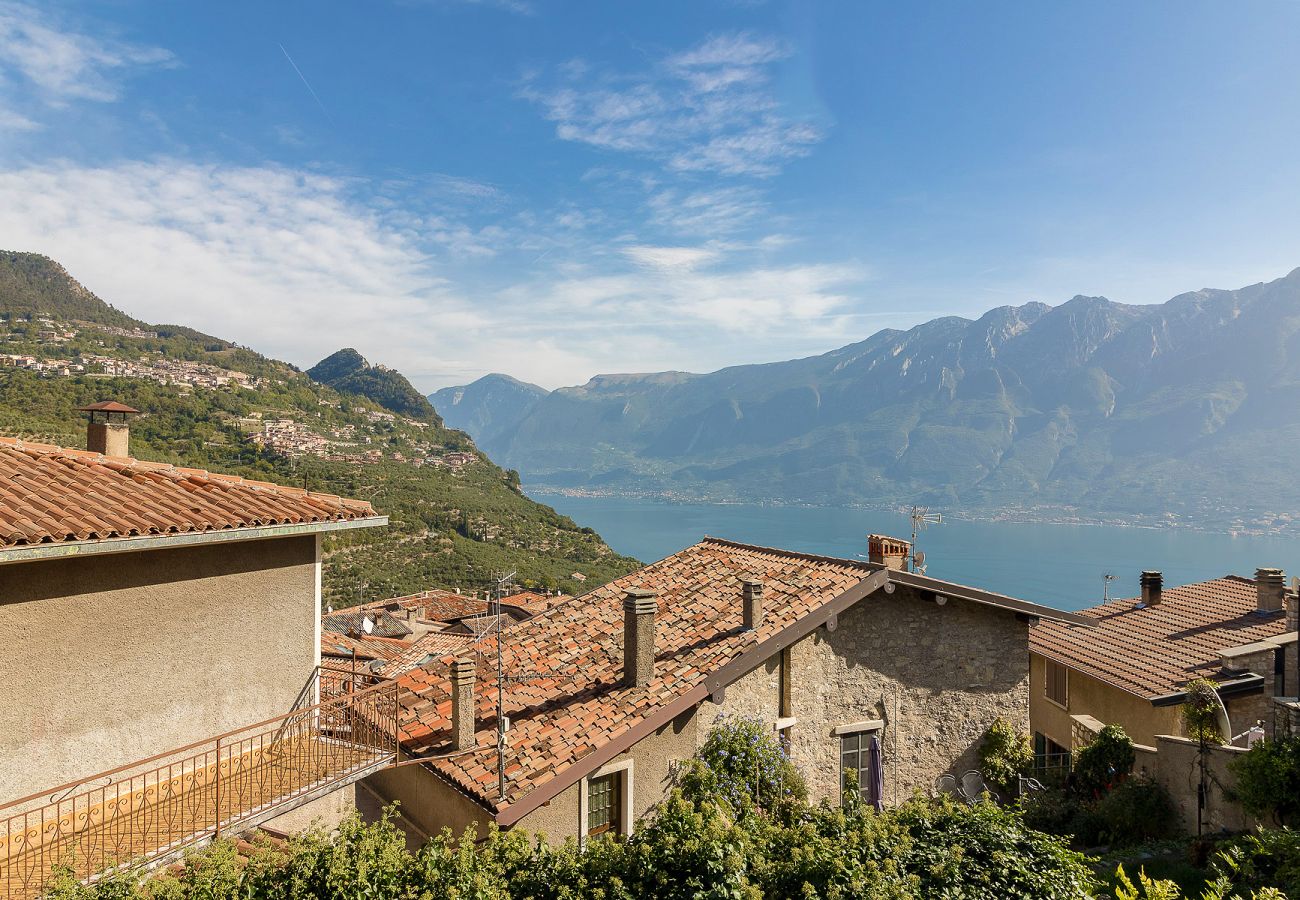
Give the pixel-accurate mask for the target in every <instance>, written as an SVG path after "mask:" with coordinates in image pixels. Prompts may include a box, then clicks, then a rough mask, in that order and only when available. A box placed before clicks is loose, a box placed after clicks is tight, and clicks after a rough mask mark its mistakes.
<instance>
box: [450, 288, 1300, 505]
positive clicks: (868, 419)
mask: <svg viewBox="0 0 1300 900" xmlns="http://www.w3.org/2000/svg"><path fill="white" fill-rule="evenodd" d="M1298 366H1300V270H1297V271H1296V272H1293V273H1291V274H1290V275H1288V276H1287V277H1285V278H1279V279H1277V280H1276V281H1272V282H1269V283H1265V284H1256V285H1251V286H1249V287H1244V288H1241V289H1239V290H1232V291H1224V290H1201V291H1196V292H1193V293H1189V294H1183V295H1181V296H1178V297H1175V298H1174V299H1172V300H1170V301H1169V302H1167V303H1163V304H1159V305H1152V306H1130V305H1126V304H1122V303H1115V302H1113V301H1110V300H1107V299H1105V298H1103V297H1075V298H1074V299H1072V300H1070V301H1068V302H1066V303H1063V304H1061V305H1060V306H1056V307H1052V306H1048V305H1046V304H1043V303H1028V304H1025V305H1023V306H1018V307H1012V306H1005V307H1000V308H998V309H993V310H990V311H989V312H987V313H985V314H984V315H983V316H981V317H980V318H979V319H977V320H970V319H962V318H958V317H955V316H950V317H946V318H941V319H935V320H934V321H931V322H926V323H924V324H922V325H918V326H916V327H915V328H912V329H910V330H908V331H897V330H892V329H891V330H885V331H881V332H878V333H877V334H875V335H872V336H871V337H869V338H867V339H866V340H864V341H861V342H859V343H856V344H850V345H848V346H846V347H842V348H840V349H838V350H834V351H831V352H830V353H826V354H823V355H821V356H815V357H810V358H808V359H797V360H790V361H786V362H776V363H769V364H766V365H749V366H735V367H733V368H729V369H723V370H721V371H718V372H713V373H711V374H707V375H694V374H688V373H682V372H663V373H658V374H646V375H604V376H597V377H596V378H593V379H592V380H591V381H589V382H588V383H587V384H584V385H582V386H580V387H572V388H561V389H559V390H556V391H552V392H550V393H545V392H541V393H538V391H540V389H534V390H532V391H528V390H526V387H527V386H520V385H518V384H517V383H513V384H512V383H509V382H506V381H504V380H502V379H500V378H499V377H497V376H488V377H486V378H484V379H481V380H480V381H479V382H476V383H475V384H473V385H469V386H466V387H463V388H447V389H445V390H443V391H440V392H439V393H438V394H437V395H435V396H437V397H439V398H441V397H444V396H445V397H448V398H455V399H457V400H458V402H457V404H456V405H455V406H454V407H452V406H448V407H447V409H446V413H445V414H446V415H447V416H448V421H450V422H452V423H453V424H456V425H460V426H462V427H465V428H467V429H468V430H470V432H471V433H472V434H474V435H475V437H476V439H479V441H480V445H481V446H483V447H484V448H485V449H486V450H487V451H488V452H489V453H491V454H493V455H494V456H495V457H496V458H497V459H498V460H500V461H501V462H502V464H504V465H509V466H512V467H515V468H517V469H519V470H520V472H521V473H522V474H523V476H524V478H525V479H526V480H527V481H528V483H529V484H530V485H531V486H534V487H550V488H554V489H557V490H576V491H610V492H616V493H652V494H659V495H666V496H672V497H681V498H705V499H718V500H721V499H728V500H730V499H743V500H751V501H768V500H776V501H784V502H796V503H798V502H803V503H817V504H851V503H868V504H908V503H912V502H922V503H929V504H934V505H940V506H942V507H943V508H944V509H947V510H949V511H955V510H967V511H971V512H976V513H982V514H987V515H1017V516H1028V517H1033V518H1062V517H1072V516H1083V517H1085V518H1092V519H1098V518H1100V519H1110V520H1121V521H1139V522H1148V523H1155V522H1161V523H1165V522H1179V523H1187V524H1193V525H1198V526H1208V527H1216V528H1225V529H1251V530H1280V529H1289V528H1295V527H1297V525H1300V516H1298V515H1297V512H1296V510H1297V507H1300V487H1298V486H1297V483H1296V480H1295V478H1294V477H1293V476H1294V472H1295V462H1294V456H1295V447H1296V446H1297V443H1300V375H1297V371H1298V368H1297V367H1298ZM521 400H522V402H521Z"/></svg>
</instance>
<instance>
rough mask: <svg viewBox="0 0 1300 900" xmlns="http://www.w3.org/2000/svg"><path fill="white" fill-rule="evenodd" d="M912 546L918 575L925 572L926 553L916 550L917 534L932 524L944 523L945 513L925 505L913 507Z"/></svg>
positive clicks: (912, 559) (915, 570)
mask: <svg viewBox="0 0 1300 900" xmlns="http://www.w3.org/2000/svg"><path fill="white" fill-rule="evenodd" d="M911 518H912V546H911V549H910V553H911V563H912V571H913V572H915V573H916V574H918V575H924V574H925V554H924V553H920V554H918V553H917V552H916V535H917V534H918V533H919V532H922V531H925V529H926V528H928V527H929V526H931V525H941V524H943V513H937V512H930V510H929V509H927V508H926V507H924V506H913V507H912V516H911Z"/></svg>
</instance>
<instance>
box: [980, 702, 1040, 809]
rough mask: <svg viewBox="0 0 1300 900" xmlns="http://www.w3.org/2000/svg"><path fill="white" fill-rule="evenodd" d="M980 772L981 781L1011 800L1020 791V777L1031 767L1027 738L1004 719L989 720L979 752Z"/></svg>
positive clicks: (1031, 761)
mask: <svg viewBox="0 0 1300 900" xmlns="http://www.w3.org/2000/svg"><path fill="white" fill-rule="evenodd" d="M979 759H980V770H981V771H982V772H983V773H984V777H985V778H987V779H988V780H989V781H991V782H993V784H994V785H995V786H996V787H997V788H998V789H999V790H1001V791H1002V793H1003V795H1004V796H1007V797H1011V796H1015V795H1016V794H1017V793H1018V792H1019V790H1020V776H1022V775H1028V774H1029V772H1030V770H1032V769H1033V767H1034V749H1033V747H1031V746H1030V744H1029V737H1028V735H1024V734H1021V733H1019V732H1017V731H1016V729H1015V727H1014V726H1013V725H1012V724H1011V723H1010V722H1008V721H1007V720H1006V719H1003V718H1001V717H998V718H996V719H994V720H993V724H992V725H990V726H989V730H988V731H987V732H985V734H984V740H983V741H981V742H980V748H979Z"/></svg>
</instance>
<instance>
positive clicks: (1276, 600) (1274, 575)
mask: <svg viewBox="0 0 1300 900" xmlns="http://www.w3.org/2000/svg"><path fill="white" fill-rule="evenodd" d="M1255 590H1256V591H1257V592H1258V597H1259V605H1258V609H1259V611H1260V612H1275V611H1277V610H1280V609H1283V608H1284V607H1285V598H1286V575H1285V574H1284V573H1283V572H1282V570H1281V569H1256V570H1255Z"/></svg>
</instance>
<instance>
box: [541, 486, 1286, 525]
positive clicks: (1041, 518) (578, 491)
mask: <svg viewBox="0 0 1300 900" xmlns="http://www.w3.org/2000/svg"><path fill="white" fill-rule="evenodd" d="M522 490H523V492H524V493H525V494H527V495H528V496H529V497H532V498H533V499H537V500H543V499H544V498H546V497H572V498H576V499H584V498H587V499H593V500H597V499H605V500H641V501H650V502H653V503H662V504H665V505H682V506H688V505H693V506H720V507H724V506H753V507H763V508H776V509H781V508H787V509H854V510H879V511H882V512H892V513H906V512H907V511H908V509H910V504H890V503H841V504H829V503H813V502H808V501H792V500H776V499H770V498H769V499H743V500H742V499H718V498H714V499H710V498H707V497H696V496H683V495H677V494H665V493H659V492H655V491H616V490H593V489H590V488H556V487H549V486H545V485H528V484H524V485H523V486H522ZM931 508H932V509H935V510H937V511H940V512H942V513H943V514H944V515H945V516H947V517H950V518H952V519H954V520H960V521H967V522H1004V523H1008V524H1013V525H1067V526H1068V525H1072V526H1088V527H1105V528H1142V529H1149V530H1153V531H1159V530H1165V529H1178V530H1184V531H1195V532H1199V533H1202V534H1217V535H1222V536H1224V537H1235V536H1238V535H1243V536H1244V535H1248V536H1252V537H1262V536H1268V535H1272V536H1277V537H1286V536H1296V537H1300V521H1295V522H1290V523H1288V524H1287V525H1285V526H1280V527H1273V528H1261V527H1258V526H1252V525H1245V524H1242V525H1236V526H1234V525H1228V524H1211V523H1206V522H1203V521H1202V522H1198V521H1189V520H1185V519H1174V520H1169V519H1165V518H1163V517H1161V518H1159V519H1153V518H1151V517H1141V516H1126V517H1124V518H1118V517H1112V516H1106V515H1100V514H1095V515H1089V514H1086V513H1082V512H1078V511H1077V510H1072V509H1071V508H1070V507H1059V506H1056V507H1053V506H1043V507H1041V508H1038V509H1005V510H986V509H979V508H975V509H960V508H959V509H952V510H950V509H949V508H944V507H931Z"/></svg>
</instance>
